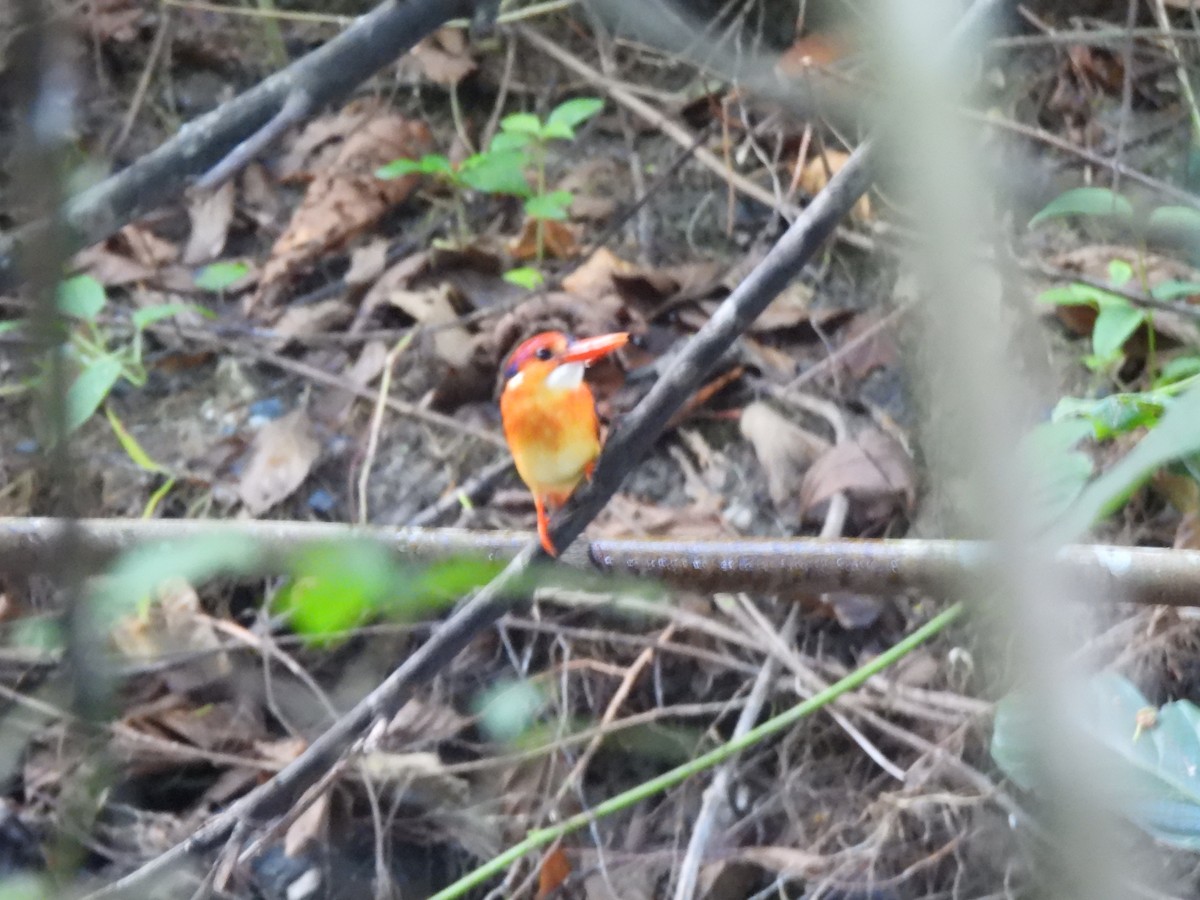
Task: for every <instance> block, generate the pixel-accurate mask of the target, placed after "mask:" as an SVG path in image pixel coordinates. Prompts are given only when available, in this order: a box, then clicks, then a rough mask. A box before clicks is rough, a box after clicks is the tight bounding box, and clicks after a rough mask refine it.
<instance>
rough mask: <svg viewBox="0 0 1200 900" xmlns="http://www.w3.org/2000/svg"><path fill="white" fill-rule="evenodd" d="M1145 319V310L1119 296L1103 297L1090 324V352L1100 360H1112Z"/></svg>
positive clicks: (1118, 354)
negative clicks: (1092, 322)
mask: <svg viewBox="0 0 1200 900" xmlns="http://www.w3.org/2000/svg"><path fill="white" fill-rule="evenodd" d="M1145 321H1146V312H1145V310H1141V309H1138V308H1137V307H1136V306H1134V305H1133V304H1132V303H1130V302H1129V301H1128V300H1125V299H1124V298H1121V297H1113V296H1108V297H1103V298H1102V300H1101V303H1100V305H1099V307H1098V308H1097V310H1096V324H1095V325H1093V326H1092V352H1093V353H1095V354H1096V356H1097V357H1099V358H1100V359H1101V360H1113V359H1116V358H1117V357H1118V356H1120V354H1121V348H1122V347H1124V346H1125V342H1126V341H1127V340H1129V338H1130V337H1132V336H1133V333H1134V332H1135V331H1137V330H1138V328H1139V327H1140V326H1141V324H1142V323H1143V322H1145Z"/></svg>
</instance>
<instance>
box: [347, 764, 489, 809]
mask: <svg viewBox="0 0 1200 900" xmlns="http://www.w3.org/2000/svg"><path fill="white" fill-rule="evenodd" d="M358 769H359V771H360V772H362V774H363V775H365V776H366V777H367V778H370V779H372V780H374V781H379V782H384V783H388V784H396V785H402V786H403V787H404V788H405V791H406V792H407V793H408V794H409V800H410V802H416V801H417V799H418V797H419V798H420V799H421V800H423V801H424V804H425V805H426V806H427V807H441V806H456V805H459V804H461V803H462V802H463V801H465V800H466V798H467V796H468V794H469V793H470V788H469V786H468V785H467V782H466V781H465V780H464V779H462V778H460V777H459V776H457V775H454V774H452V773H450V772H447V771H446V764H445V763H444V762H442V760H441V757H439V756H438V755H437V754H436V753H391V752H388V751H384V750H367V751H366V752H364V753H363V754H362V756H360V757H359V760H358Z"/></svg>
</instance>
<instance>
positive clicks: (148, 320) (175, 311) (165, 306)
mask: <svg viewBox="0 0 1200 900" xmlns="http://www.w3.org/2000/svg"><path fill="white" fill-rule="evenodd" d="M196 309H198V307H195V306H192V305H191V304H190V303H158V304H155V305H154V306H144V307H142V308H141V309H139V310H137V311H136V312H135V313H134V314H133V326H134V327H135V328H136V329H138V331H141V330H142V329H143V328H146V327H147V326H150V325H153V324H154V323H155V322H161V321H162V320H163V319H169V318H171V317H172V316H177V315H179V314H180V313H183V312H189V311H191V310H196ZM205 312H208V311H207V310H205ZM209 315H210V317H211V315H212V314H211V313H209Z"/></svg>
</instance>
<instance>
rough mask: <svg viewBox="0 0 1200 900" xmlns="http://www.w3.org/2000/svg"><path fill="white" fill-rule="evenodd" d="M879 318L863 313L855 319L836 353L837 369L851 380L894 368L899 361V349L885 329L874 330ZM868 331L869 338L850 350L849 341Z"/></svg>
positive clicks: (893, 338) (872, 314) (847, 329)
mask: <svg viewBox="0 0 1200 900" xmlns="http://www.w3.org/2000/svg"><path fill="white" fill-rule="evenodd" d="M879 321H880V317H879V316H877V315H876V314H874V313H864V314H862V315H858V316H855V317H854V320H853V321H852V322H851V323H850V325H849V327H847V328H846V330H845V332H844V342H843V344H842V348H840V349H839V350H838V356H837V359H838V365H840V366H841V367H842V369H843V370H845V372H846V374H848V375H849V376H850V377H851V378H865V377H866V376H867V375H869V374H871V373H872V372H873V371H875V370H876V369H883V368H887V367H888V366H892V365H895V364H896V363H897V362H898V361H899V359H900V349H899V347H897V346H896V339H895V337H894V336H893V335H892V333H891V332H890V331H888V330H886V329H881V328H876V326H877V325H878V323H879ZM871 329H874V333H873V334H872V335H871V337H869V338H867V339H866V340H864V341H863V342H862V343H860V344H857V345H856V346H854V347H849V346H848V345H849V344H850V342H851V341H853V340H854V339H855V338H856V337H858V336H859V335H862V334H866V333H867V332H868V331H870V330H871Z"/></svg>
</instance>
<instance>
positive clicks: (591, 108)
mask: <svg viewBox="0 0 1200 900" xmlns="http://www.w3.org/2000/svg"><path fill="white" fill-rule="evenodd" d="M602 109H604V101H603V100H601V99H600V98H599V97H576V98H575V99H574V100H568V101H566V102H565V103H560V104H559V105H558V106H556V107H554V109H552V110H551V111H550V115H549V116H547V117H546V125H547V127H549V126H552V125H565V126H566V127H567V128H572V129H573V128H575V127H576V126H577V125H581V124H583V123H584V122H586V121H587V120H588V119H590V118H591V117H592V116H594V115H596V113H598V112H600V110H602Z"/></svg>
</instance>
